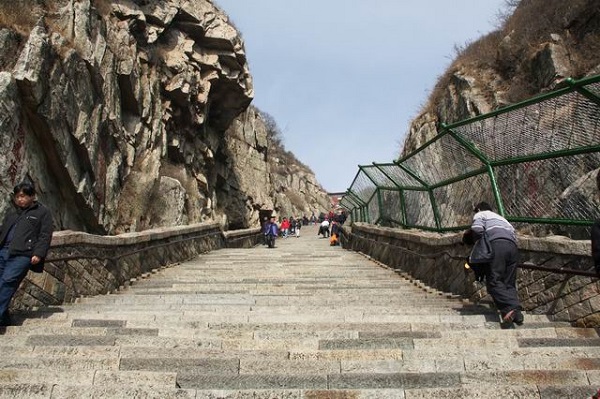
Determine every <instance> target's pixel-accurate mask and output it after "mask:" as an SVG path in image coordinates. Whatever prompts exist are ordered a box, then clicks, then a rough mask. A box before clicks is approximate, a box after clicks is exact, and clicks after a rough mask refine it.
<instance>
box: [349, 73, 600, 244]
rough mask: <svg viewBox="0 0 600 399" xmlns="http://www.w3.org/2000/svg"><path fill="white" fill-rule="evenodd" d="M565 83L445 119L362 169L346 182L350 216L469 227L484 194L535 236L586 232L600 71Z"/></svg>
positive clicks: (591, 209) (598, 142) (599, 115)
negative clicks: (390, 158)
mask: <svg viewBox="0 0 600 399" xmlns="http://www.w3.org/2000/svg"><path fill="white" fill-rule="evenodd" d="M566 83H567V84H568V85H569V86H568V87H564V88H561V89H559V90H556V91H555V92H551V93H547V94H545V95H543V96H538V97H535V98H532V99H530V100H527V101H524V102H522V103H520V104H515V105H513V106H509V107H506V108H504V109H502V110H498V111H494V112H491V113H489V114H487V115H481V116H478V117H475V118H471V119H468V120H465V121H461V122H458V123H454V124H452V125H448V126H446V125H443V124H442V125H441V126H443V129H442V131H441V132H440V133H439V134H438V135H437V136H436V137H434V138H433V139H432V140H430V141H429V142H427V143H425V144H424V145H422V146H421V147H420V148H418V149H417V150H415V151H413V152H412V153H411V154H409V155H407V156H405V157H403V158H402V159H400V160H398V161H395V162H392V163H379V164H378V163H374V164H373V165H372V166H371V165H369V166H365V167H363V166H361V167H360V168H361V169H360V170H359V172H358V174H357V177H356V178H355V180H354V182H353V183H352V186H351V188H350V189H349V192H351V193H353V195H355V196H357V197H359V198H360V201H359V202H361V204H360V205H358V206H359V208H360V210H361V211H360V212H354V215H356V216H360V218H361V219H366V218H369V219H370V221H371V223H374V222H377V221H378V222H379V223H382V224H390V225H405V227H418V228H425V229H434V230H439V231H445V230H452V229H459V228H461V227H463V226H464V225H465V224H468V223H469V222H470V220H469V219H470V217H471V216H472V208H473V205H474V204H475V203H477V202H479V201H486V202H488V203H490V205H492V206H493V207H494V208H495V210H497V211H498V212H499V213H501V214H503V215H505V216H506V217H507V218H508V219H509V220H510V221H511V222H513V223H515V224H516V225H517V226H521V227H523V226H525V227H527V226H526V225H528V227H527V229H528V231H530V232H532V233H534V234H536V235H547V234H562V235H567V236H570V237H573V238H589V228H590V226H591V224H592V221H593V220H595V219H599V218H600V211H599V209H600V203H599V202H600V200H599V197H598V194H597V192H598V188H597V186H596V180H595V178H596V176H597V174H598V173H599V171H600V75H599V76H595V77H592V78H588V79H584V80H581V81H572V80H567V81H566ZM365 171H366V172H367V173H368V174H366V173H365ZM390 183H391V184H390ZM378 190H379V191H378ZM376 192H379V196H377V195H375V193H376ZM380 201H381V202H380ZM356 202H357V201H354V204H355V205H354V207H353V208H350V209H353V210H354V209H356ZM364 204H368V205H369V206H368V209H365V207H364ZM348 205H349V206H351V207H352V206H353V205H351V203H350V204H348ZM380 206H381V209H379V207H380ZM402 207H404V208H402ZM525 227H523V229H525Z"/></svg>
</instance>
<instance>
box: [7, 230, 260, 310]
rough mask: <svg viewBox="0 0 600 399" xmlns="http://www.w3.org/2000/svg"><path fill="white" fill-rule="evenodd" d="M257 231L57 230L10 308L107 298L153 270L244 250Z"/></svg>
mask: <svg viewBox="0 0 600 399" xmlns="http://www.w3.org/2000/svg"><path fill="white" fill-rule="evenodd" d="M259 233H260V229H259V228H255V229H247V230H239V231H231V232H222V231H221V229H220V226H219V224H218V223H202V224H196V225H190V226H182V227H171V228H160V229H154V230H147V231H143V232H139V233H126V234H121V235H118V236H97V235H92V234H86V233H81V232H72V231H60V232H57V233H55V234H54V236H53V239H52V247H51V249H50V252H49V253H48V258H47V261H46V265H45V269H44V272H43V273H41V274H36V273H32V272H30V273H29V274H28V275H27V278H26V279H25V281H24V282H23V284H21V287H20V289H19V291H18V292H17V294H16V295H15V298H14V301H13V308H14V309H30V308H33V307H37V306H43V305H60V304H63V303H69V302H72V301H74V300H75V299H76V298H78V297H82V296H91V295H99V294H106V293H110V292H114V291H117V290H119V289H121V288H123V287H124V286H127V285H129V284H131V282H133V281H135V280H136V279H138V278H140V277H144V276H146V275H147V274H149V273H152V272H153V271H155V270H157V269H160V268H163V267H169V266H173V265H175V264H177V263H179V262H183V261H186V260H190V259H193V258H195V257H196V256H198V255H199V254H202V253H205V252H208V251H212V250H216V249H220V248H225V247H235V248H247V247H251V246H254V245H256V244H257V243H258V240H259V239H260V238H261V235H260V234H259Z"/></svg>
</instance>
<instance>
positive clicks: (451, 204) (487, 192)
mask: <svg viewBox="0 0 600 399" xmlns="http://www.w3.org/2000/svg"><path fill="white" fill-rule="evenodd" d="M433 196H434V197H435V203H436V204H437V206H438V213H439V215H440V216H439V217H440V227H441V228H442V229H462V228H465V227H466V226H468V225H470V224H471V221H472V218H473V209H474V208H475V205H476V204H478V203H479V202H481V201H485V202H487V203H488V204H490V205H492V206H493V207H494V206H495V205H496V201H495V199H494V192H493V190H492V183H491V181H490V177H489V175H488V174H487V173H482V174H479V175H476V176H472V177H470V178H468V179H465V180H459V181H457V182H454V183H452V184H448V185H445V186H441V187H438V188H436V189H434V190H433ZM496 209H497V208H496Z"/></svg>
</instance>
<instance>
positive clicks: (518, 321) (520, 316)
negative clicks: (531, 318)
mask: <svg viewBox="0 0 600 399" xmlns="http://www.w3.org/2000/svg"><path fill="white" fill-rule="evenodd" d="M513 321H514V322H515V324H516V325H518V326H522V325H523V321H525V317H524V316H523V313H521V310H520V309H515V315H514V317H513Z"/></svg>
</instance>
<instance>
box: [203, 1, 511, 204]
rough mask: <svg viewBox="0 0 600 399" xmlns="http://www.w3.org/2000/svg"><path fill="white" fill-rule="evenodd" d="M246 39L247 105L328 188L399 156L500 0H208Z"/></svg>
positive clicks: (491, 24)
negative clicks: (457, 57)
mask: <svg viewBox="0 0 600 399" xmlns="http://www.w3.org/2000/svg"><path fill="white" fill-rule="evenodd" d="M214 2H215V3H216V4H218V5H219V6H220V7H221V8H222V9H223V10H224V11H225V12H226V13H227V14H228V15H229V16H230V18H231V21H232V22H233V24H234V25H235V26H236V27H237V29H238V30H239V31H240V32H241V34H242V37H243V39H244V42H245V47H246V55H247V57H248V63H249V66H250V73H251V75H252V77H253V80H254V100H253V104H254V105H255V106H256V107H258V108H259V109H260V110H261V111H264V112H266V113H268V114H270V115H271V116H272V117H273V118H274V119H275V121H276V122H277V125H278V126H279V127H280V129H281V131H282V133H283V143H284V145H285V148H286V149H287V150H288V151H291V152H293V153H294V154H295V155H296V157H297V158H298V159H299V160H300V161H302V162H303V163H304V164H306V165H307V166H309V167H310V168H311V169H312V170H313V172H314V173H315V175H316V177H317V180H318V181H319V183H321V185H322V186H323V187H324V188H325V189H326V190H327V191H329V192H343V191H346V190H347V189H348V188H349V187H350V185H351V183H352V180H353V179H354V177H355V175H356V173H357V172H358V165H369V164H371V163H372V162H380V163H383V162H391V161H392V160H394V159H397V158H398V155H399V152H400V149H401V145H402V143H403V141H404V137H405V134H406V132H407V131H408V129H409V125H410V122H411V120H412V119H413V118H414V117H416V116H417V114H418V113H419V111H420V109H421V106H422V105H423V104H425V102H426V101H427V98H428V96H429V93H430V91H431V90H432V89H433V87H434V86H435V83H436V81H437V79H438V77H439V76H441V75H442V73H443V72H444V71H445V70H446V68H447V67H448V66H449V65H450V62H451V60H452V58H454V48H455V46H456V45H464V44H465V43H467V42H472V41H474V40H476V39H478V38H479V37H481V36H483V35H485V34H487V33H489V32H491V31H493V30H495V29H496V28H497V26H498V18H497V15H498V13H499V11H501V10H505V6H504V4H505V0H414V1H407V0H214Z"/></svg>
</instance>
